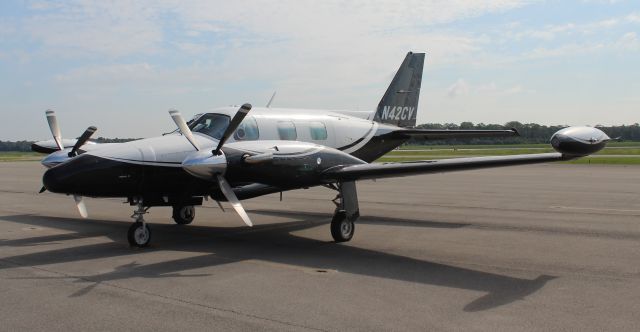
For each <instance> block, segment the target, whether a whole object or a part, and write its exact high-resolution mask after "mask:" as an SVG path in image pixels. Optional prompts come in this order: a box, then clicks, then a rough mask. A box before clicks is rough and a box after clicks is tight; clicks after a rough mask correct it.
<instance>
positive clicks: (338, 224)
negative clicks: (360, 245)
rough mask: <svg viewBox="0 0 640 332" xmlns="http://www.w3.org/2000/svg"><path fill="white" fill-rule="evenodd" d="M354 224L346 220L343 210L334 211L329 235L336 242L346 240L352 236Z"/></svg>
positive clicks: (354, 228)
mask: <svg viewBox="0 0 640 332" xmlns="http://www.w3.org/2000/svg"><path fill="white" fill-rule="evenodd" d="M355 230H356V226H355V224H354V223H353V221H349V220H347V214H346V213H345V212H344V211H336V213H335V214H334V215H333V219H332V220H331V236H333V239H334V240H335V241H336V242H347V241H349V240H351V238H352V237H353V233H354V232H355Z"/></svg>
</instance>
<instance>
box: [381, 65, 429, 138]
mask: <svg viewBox="0 0 640 332" xmlns="http://www.w3.org/2000/svg"><path fill="white" fill-rule="evenodd" d="M424 56H425V54H424V53H413V52H409V53H407V56H406V57H405V58H404V61H402V64H401V65H400V69H398V72H396V75H395V76H394V77H393V80H392V81H391V84H390V85H389V87H388V88H387V91H386V92H385V94H384V96H382V100H380V103H379V104H378V108H377V109H376V114H375V116H374V118H373V120H374V121H376V122H379V123H386V124H391V125H394V126H398V127H415V125H416V116H417V113H418V99H419V98H420V85H421V83H422V69H423V66H424Z"/></svg>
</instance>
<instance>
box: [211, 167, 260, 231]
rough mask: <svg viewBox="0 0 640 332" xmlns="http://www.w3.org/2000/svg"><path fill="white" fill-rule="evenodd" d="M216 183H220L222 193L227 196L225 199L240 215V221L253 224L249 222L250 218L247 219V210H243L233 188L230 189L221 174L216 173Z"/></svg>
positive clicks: (249, 224)
mask: <svg viewBox="0 0 640 332" xmlns="http://www.w3.org/2000/svg"><path fill="white" fill-rule="evenodd" d="M218 184H219V185H220V190H222V194H223V195H224V197H226V198H227V201H229V203H231V206H232V207H233V209H234V210H236V212H237V213H238V214H239V215H240V218H242V221H244V223H245V224H247V226H249V227H251V226H253V224H252V223H251V219H249V216H248V215H247V212H245V211H244V208H243V207H242V204H240V200H239V199H238V197H236V194H234V193H233V189H231V186H230V185H229V183H228V182H227V180H225V179H224V177H223V176H222V175H218Z"/></svg>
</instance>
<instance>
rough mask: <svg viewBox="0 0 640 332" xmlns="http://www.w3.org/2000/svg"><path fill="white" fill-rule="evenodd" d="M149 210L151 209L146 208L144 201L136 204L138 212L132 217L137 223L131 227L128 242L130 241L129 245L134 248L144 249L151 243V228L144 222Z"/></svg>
mask: <svg viewBox="0 0 640 332" xmlns="http://www.w3.org/2000/svg"><path fill="white" fill-rule="evenodd" d="M147 210H149V208H148V207H144V205H142V201H140V202H138V203H137V204H136V210H135V211H134V212H133V215H132V216H131V218H133V220H135V222H134V223H133V224H132V225H131V227H129V232H128V233H127V240H129V245H130V246H132V247H139V248H143V247H146V246H148V245H149V242H150V241H151V228H149V226H148V225H147V223H146V222H145V221H144V215H145V214H146V213H147Z"/></svg>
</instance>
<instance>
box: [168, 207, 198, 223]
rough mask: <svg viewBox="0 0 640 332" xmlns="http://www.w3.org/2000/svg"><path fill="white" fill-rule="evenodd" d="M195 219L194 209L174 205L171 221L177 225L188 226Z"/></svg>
mask: <svg viewBox="0 0 640 332" xmlns="http://www.w3.org/2000/svg"><path fill="white" fill-rule="evenodd" d="M195 217H196V208H195V207H194V206H193V205H174V206H173V221H175V223H176V224H178V225H188V224H190V223H191V222H192V221H193V218H195Z"/></svg>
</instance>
